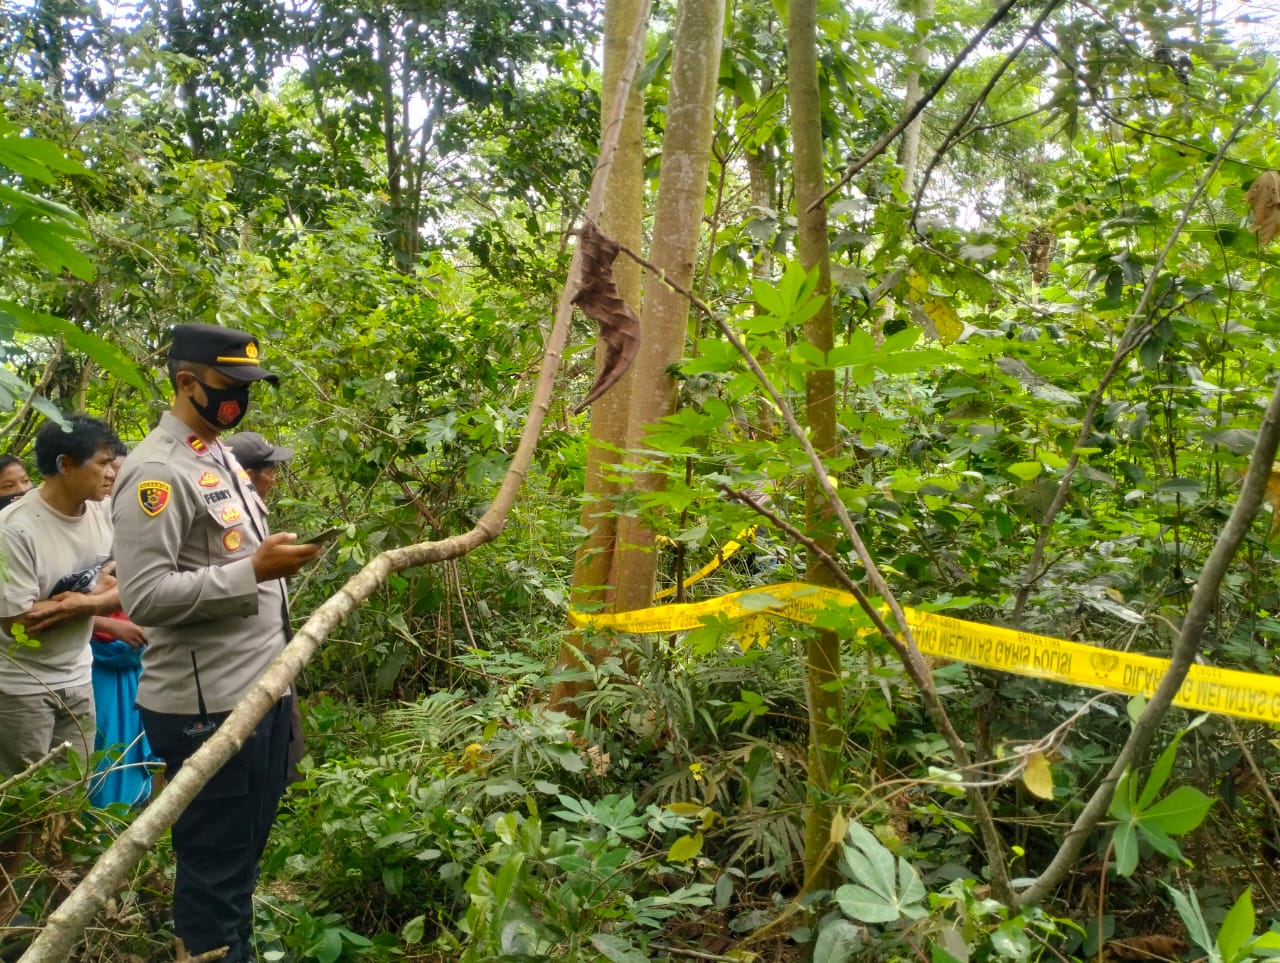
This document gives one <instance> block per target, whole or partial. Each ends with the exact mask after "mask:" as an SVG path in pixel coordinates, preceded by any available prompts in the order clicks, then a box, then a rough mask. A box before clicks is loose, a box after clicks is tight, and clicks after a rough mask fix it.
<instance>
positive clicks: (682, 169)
mask: <svg viewBox="0 0 1280 963" xmlns="http://www.w3.org/2000/svg"><path fill="white" fill-rule="evenodd" d="M723 36H724V0H684V2H682V3H681V4H680V8H679V11H678V13H677V15H676V27H675V35H674V42H673V44H672V57H671V84H670V88H669V91H668V97H667V116H666V133H665V135H664V137H663V139H662V174H661V179H660V180H659V184H658V206H657V211H656V212H655V215H654V226H653V245H652V247H651V250H650V255H649V259H650V261H651V262H652V263H653V264H655V265H656V266H657V267H659V268H660V269H661V270H662V271H663V273H664V274H666V275H667V276H668V277H670V278H672V279H673V280H675V281H677V282H678V283H679V284H680V285H681V286H682V287H685V288H686V289H687V288H689V287H690V282H691V281H692V279H693V270H694V264H695V262H696V260H697V252H698V236H699V230H700V228H701V226H702V212H703V208H704V206H705V203H706V196H707V176H708V172H709V170H710V163H711V161H710V158H711V135H712V133H713V129H714V125H715V97H716V81H717V78H718V76H719V72H720V45H721V41H722V38H723ZM688 321H689V303H688V301H687V300H685V298H684V296H683V295H680V294H677V293H676V292H675V291H673V290H672V289H671V288H670V287H668V286H667V285H665V284H663V283H662V282H661V281H660V280H658V279H656V278H650V279H649V280H648V282H647V285H646V289H645V298H644V308H643V310H642V311H641V314H640V354H639V356H638V357H637V358H636V361H635V364H634V377H635V381H634V384H633V387H632V391H631V412H630V419H629V422H628V429H627V438H628V447H629V448H632V449H634V448H638V447H643V446H644V437H645V433H646V431H647V429H648V426H649V425H651V424H653V423H654V422H656V421H658V420H659V419H661V418H663V417H664V416H666V415H668V414H670V413H671V412H672V411H674V410H675V402H676V386H675V381H674V379H672V377H671V375H670V374H668V369H669V368H670V367H671V365H673V364H674V363H675V362H676V361H678V360H679V359H680V357H681V355H682V353H683V351H684V345H685V337H686V334H687V330H688ZM661 485H662V480H661V476H660V475H658V474H656V473H645V474H642V475H639V476H637V478H636V482H635V487H636V489H637V492H638V493H639V492H645V491H657V490H658V489H659V488H660V487H661ZM617 554H618V563H617V574H616V579H615V584H616V588H617V594H616V596H615V599H614V604H615V607H616V608H617V610H618V611H628V610H631V609H638V608H643V607H645V606H647V605H648V604H649V603H650V602H651V601H652V600H653V585H654V577H655V574H656V572H657V556H656V555H655V554H654V551H653V530H652V529H651V528H650V527H649V525H648V524H647V523H646V522H644V521H642V520H641V519H640V518H638V517H637V516H625V517H623V518H621V519H619V522H618V545H617Z"/></svg>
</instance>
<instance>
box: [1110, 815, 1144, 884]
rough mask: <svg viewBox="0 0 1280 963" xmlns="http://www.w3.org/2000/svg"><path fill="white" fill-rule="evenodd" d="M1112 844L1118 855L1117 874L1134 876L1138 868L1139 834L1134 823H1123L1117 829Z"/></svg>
mask: <svg viewBox="0 0 1280 963" xmlns="http://www.w3.org/2000/svg"><path fill="white" fill-rule="evenodd" d="M1112 843H1113V845H1114V847H1115V853H1116V873H1118V874H1119V875H1121V876H1132V875H1133V871H1134V870H1135V869H1137V868H1138V833H1137V831H1136V830H1135V829H1134V828H1133V823H1121V824H1120V825H1119V826H1117V827H1116V831H1115V835H1114V836H1112Z"/></svg>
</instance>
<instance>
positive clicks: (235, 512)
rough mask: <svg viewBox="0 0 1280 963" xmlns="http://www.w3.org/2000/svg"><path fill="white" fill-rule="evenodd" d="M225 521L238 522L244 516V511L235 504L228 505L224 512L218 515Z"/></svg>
mask: <svg viewBox="0 0 1280 963" xmlns="http://www.w3.org/2000/svg"><path fill="white" fill-rule="evenodd" d="M218 517H219V518H221V519H222V520H223V521H224V522H238V521H240V519H241V518H243V517H244V512H242V511H240V509H238V508H236V506H235V505H228V506H227V507H226V508H224V509H223V510H222V514H221V515H219V516H218Z"/></svg>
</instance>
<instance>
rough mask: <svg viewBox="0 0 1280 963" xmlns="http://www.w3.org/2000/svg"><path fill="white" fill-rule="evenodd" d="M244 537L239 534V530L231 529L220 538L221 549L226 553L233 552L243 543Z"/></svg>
mask: <svg viewBox="0 0 1280 963" xmlns="http://www.w3.org/2000/svg"><path fill="white" fill-rule="evenodd" d="M243 541H244V537H243V536H242V535H241V534H240V529H238V528H233V529H231V531H229V532H227V534H225V535H223V536H222V547H223V548H225V549H226V550H227V551H228V552H234V551H235V550H236V549H238V548H239V547H240V545H241V544H242V543H243Z"/></svg>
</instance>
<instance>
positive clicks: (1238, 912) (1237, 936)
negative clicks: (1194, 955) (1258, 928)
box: [1218, 886, 1254, 963]
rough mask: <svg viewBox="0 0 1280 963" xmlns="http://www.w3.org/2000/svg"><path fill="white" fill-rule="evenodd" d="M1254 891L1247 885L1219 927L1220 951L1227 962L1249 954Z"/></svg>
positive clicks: (1233, 961)
mask: <svg viewBox="0 0 1280 963" xmlns="http://www.w3.org/2000/svg"><path fill="white" fill-rule="evenodd" d="M1253 923H1254V916H1253V892H1252V890H1251V888H1250V887H1248V886H1246V887H1245V890H1244V892H1243V893H1241V894H1240V898H1239V899H1237V900H1236V901H1235V905H1233V906H1232V907H1231V909H1230V911H1229V912H1228V913H1227V916H1226V918H1225V919H1224V920H1223V921H1222V926H1221V927H1219V928H1218V952H1220V953H1221V954H1222V958H1223V959H1224V960H1226V961H1227V963H1235V961H1236V960H1237V959H1239V958H1241V957H1243V956H1247V955H1248V950H1247V947H1246V944H1248V943H1249V942H1250V941H1251V940H1252V939H1253Z"/></svg>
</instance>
